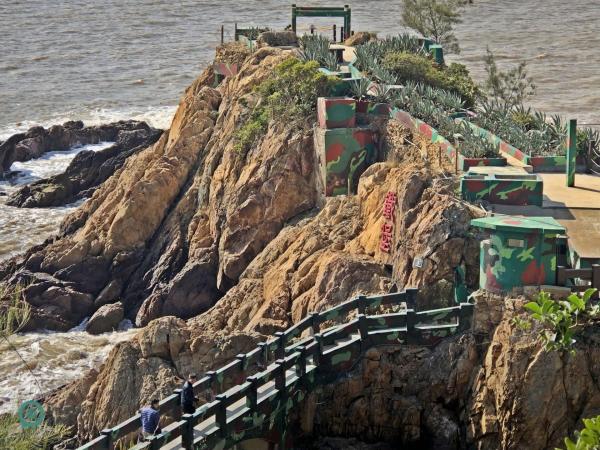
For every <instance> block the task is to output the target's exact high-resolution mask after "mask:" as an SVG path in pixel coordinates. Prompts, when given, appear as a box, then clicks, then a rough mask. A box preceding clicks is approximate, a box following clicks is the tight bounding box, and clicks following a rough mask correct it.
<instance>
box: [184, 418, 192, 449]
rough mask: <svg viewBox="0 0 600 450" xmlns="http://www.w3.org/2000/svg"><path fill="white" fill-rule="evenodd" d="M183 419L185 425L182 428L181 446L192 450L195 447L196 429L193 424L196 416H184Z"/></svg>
mask: <svg viewBox="0 0 600 450" xmlns="http://www.w3.org/2000/svg"><path fill="white" fill-rule="evenodd" d="M182 419H183V421H184V422H185V423H184V424H183V427H182V428H181V445H182V447H183V448H185V449H186V450H192V448H193V447H194V427H193V424H192V421H193V419H194V415H193V414H184V415H183V417H182Z"/></svg>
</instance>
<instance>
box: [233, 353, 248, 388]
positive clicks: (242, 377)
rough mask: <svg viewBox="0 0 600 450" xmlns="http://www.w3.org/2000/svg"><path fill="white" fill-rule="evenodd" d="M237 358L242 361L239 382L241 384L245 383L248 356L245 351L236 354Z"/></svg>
mask: <svg viewBox="0 0 600 450" xmlns="http://www.w3.org/2000/svg"><path fill="white" fill-rule="evenodd" d="M235 359H237V360H238V361H239V362H240V376H239V383H238V384H241V383H243V380H245V379H246V369H247V367H246V363H247V361H248V358H247V357H246V354H245V353H239V354H237V355H235Z"/></svg>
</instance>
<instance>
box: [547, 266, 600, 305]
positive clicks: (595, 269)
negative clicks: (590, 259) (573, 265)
mask: <svg viewBox="0 0 600 450" xmlns="http://www.w3.org/2000/svg"><path fill="white" fill-rule="evenodd" d="M575 279H579V280H585V281H589V283H587V284H585V285H580V284H575V282H574V280H575ZM556 285H557V286H566V287H569V288H571V291H575V292H584V291H585V290H586V289H589V288H596V289H598V290H597V291H596V292H595V293H594V295H593V296H592V299H594V300H596V299H598V298H599V296H600V295H599V294H600V264H592V267H587V268H580V269H570V268H567V267H564V266H558V267H557V268H556Z"/></svg>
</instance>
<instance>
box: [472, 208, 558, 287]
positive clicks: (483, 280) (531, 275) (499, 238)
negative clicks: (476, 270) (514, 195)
mask: <svg viewBox="0 0 600 450" xmlns="http://www.w3.org/2000/svg"><path fill="white" fill-rule="evenodd" d="M471 225H473V226H476V227H480V228H482V229H485V230H489V234H490V237H489V239H486V240H484V241H482V242H481V254H480V274H479V286H480V287H481V288H482V289H486V290H488V291H491V292H495V293H504V292H510V291H511V290H512V289H513V288H514V287H518V286H531V285H534V286H539V285H542V284H549V285H551V284H554V282H555V280H556V257H557V236H558V235H561V234H564V232H565V229H564V227H563V226H562V225H560V224H559V223H558V222H557V221H556V220H554V219H553V218H552V217H519V216H504V215H499V216H492V217H484V218H480V219H473V220H472V221H471Z"/></svg>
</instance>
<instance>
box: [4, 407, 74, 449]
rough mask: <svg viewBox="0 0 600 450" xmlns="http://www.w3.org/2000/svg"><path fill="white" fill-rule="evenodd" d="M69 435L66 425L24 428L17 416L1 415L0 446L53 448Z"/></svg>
mask: <svg viewBox="0 0 600 450" xmlns="http://www.w3.org/2000/svg"><path fill="white" fill-rule="evenodd" d="M68 435H69V429H68V428H67V427H65V426H64V425H56V426H50V425H47V424H43V425H41V426H39V427H38V428H36V429H28V430H22V429H21V426H20V425H19V419H18V418H17V416H14V415H10V414H4V415H2V416H0V448H6V449H11V450H31V449H40V450H45V449H51V448H54V446H55V445H56V444H59V443H60V442H61V441H62V440H63V439H65V438H66V437H67V436H68Z"/></svg>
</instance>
